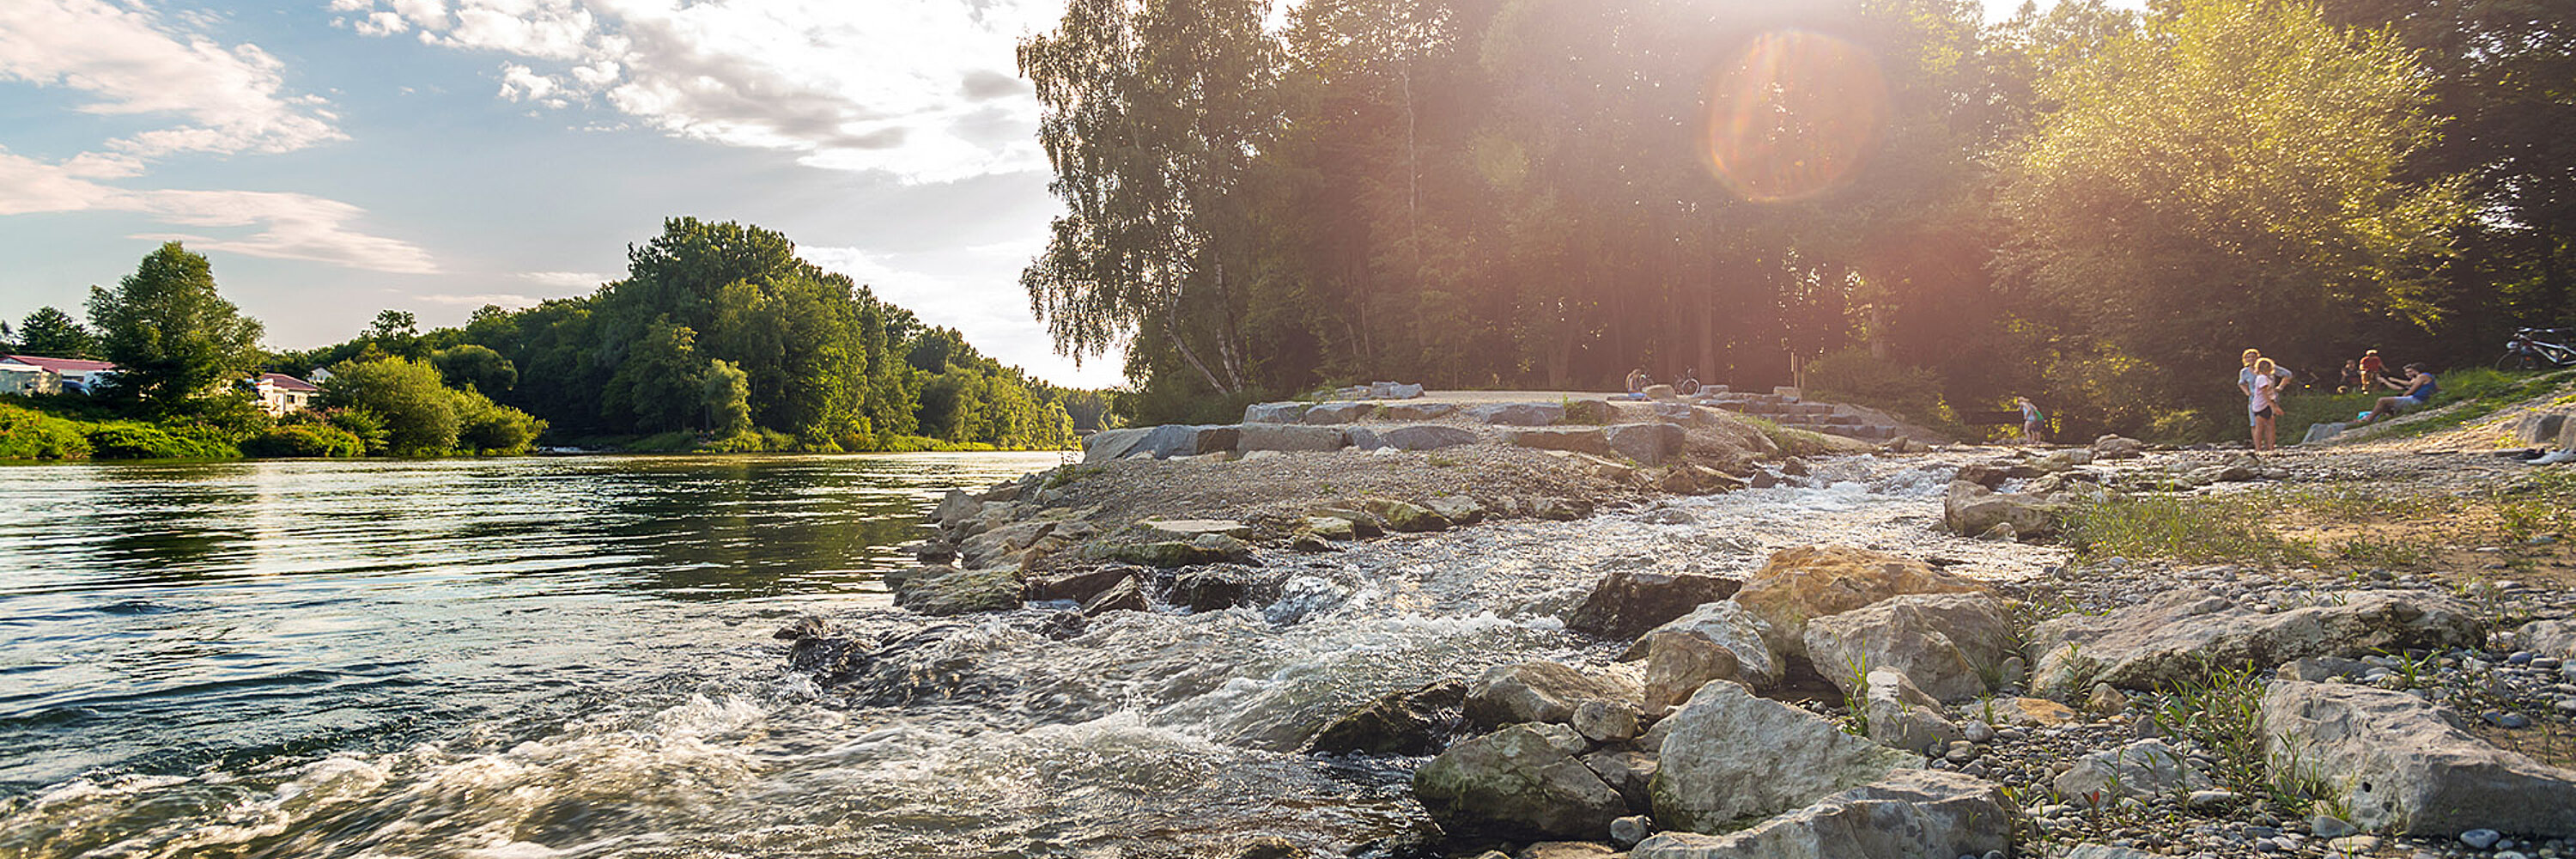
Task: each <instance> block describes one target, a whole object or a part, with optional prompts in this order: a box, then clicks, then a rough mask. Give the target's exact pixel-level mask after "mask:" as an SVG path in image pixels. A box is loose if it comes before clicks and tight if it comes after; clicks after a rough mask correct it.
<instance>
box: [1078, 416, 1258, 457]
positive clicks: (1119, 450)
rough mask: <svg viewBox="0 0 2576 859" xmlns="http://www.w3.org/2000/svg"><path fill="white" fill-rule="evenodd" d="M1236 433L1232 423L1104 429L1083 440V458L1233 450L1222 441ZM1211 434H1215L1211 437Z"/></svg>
mask: <svg viewBox="0 0 2576 859" xmlns="http://www.w3.org/2000/svg"><path fill="white" fill-rule="evenodd" d="M1235 432H1236V430H1235V428H1234V427H1230V426H1194V425H1189V424H1164V425H1162V426H1156V427H1139V428H1133V429H1114V430H1101V431H1099V432H1096V433H1092V434H1091V437H1090V438H1089V439H1086V440H1085V441H1084V442H1083V445H1082V461H1084V462H1102V461H1106V460H1112V459H1132V458H1139V457H1148V456H1150V457H1152V458H1154V459H1169V458H1171V457H1175V456H1196V455H1198V454H1202V453H1214V452H1217V451H1218V450H1232V449H1233V445H1231V444H1224V443H1221V441H1222V440H1223V439H1224V438H1226V437H1228V436H1232V435H1234V434H1235ZM1209 436H1214V437H1213V438H1208V437H1209Z"/></svg>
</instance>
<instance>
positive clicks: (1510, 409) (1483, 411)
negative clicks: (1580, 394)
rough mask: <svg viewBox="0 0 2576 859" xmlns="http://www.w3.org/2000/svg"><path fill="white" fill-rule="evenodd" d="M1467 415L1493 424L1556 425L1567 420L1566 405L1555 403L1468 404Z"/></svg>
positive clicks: (1510, 425)
mask: <svg viewBox="0 0 2576 859" xmlns="http://www.w3.org/2000/svg"><path fill="white" fill-rule="evenodd" d="M1467 417H1469V418H1472V419H1474V420H1476V421H1479V422H1482V423H1486V424H1490V425H1493V426H1509V427H1544V426H1555V425H1557V424H1559V423H1563V422H1564V421H1565V407H1564V406H1560V405H1556V404H1554V403H1486V404H1484V405H1480V406H1468V407H1467Z"/></svg>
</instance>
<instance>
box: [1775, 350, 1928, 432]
mask: <svg viewBox="0 0 2576 859" xmlns="http://www.w3.org/2000/svg"><path fill="white" fill-rule="evenodd" d="M1806 371H1807V376H1806V378H1807V388H1808V390H1809V392H1810V393H1811V394H1812V395H1813V396H1814V397H1816V398H1818V399H1824V400H1832V401H1835V402H1845V403H1854V404H1858V405H1863V406H1869V407H1871V408H1877V409H1885V410H1887V411H1890V412H1894V413H1896V414H1900V415H1904V416H1906V417H1909V418H1913V419H1915V420H1918V421H1930V420H1935V419H1938V418H1939V417H1940V411H1941V377H1940V375H1939V374H1936V373H1934V372H1932V371H1931V370H1930V369H1927V368H1923V367H1914V366H1907V365H1904V364H1899V363H1897V362H1894V361H1887V360H1882V359H1880V358H1877V357H1875V356H1872V355H1871V354H1870V352H1869V350H1867V349H1844V350H1842V351H1838V352H1829V353H1826V354H1825V355H1824V357H1821V358H1817V359H1816V360H1814V361H1811V362H1808V364H1807V367H1806Z"/></svg>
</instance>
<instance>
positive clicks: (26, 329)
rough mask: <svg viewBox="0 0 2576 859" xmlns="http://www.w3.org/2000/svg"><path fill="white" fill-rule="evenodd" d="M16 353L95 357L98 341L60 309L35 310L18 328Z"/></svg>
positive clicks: (61, 356) (53, 356)
mask: <svg viewBox="0 0 2576 859" xmlns="http://www.w3.org/2000/svg"><path fill="white" fill-rule="evenodd" d="M17 350H18V351H19V352H23V353H25V354H29V355H42V356H45V357H48V358H87V357H90V356H93V355H96V354H98V351H97V350H98V339H97V338H95V337H92V336H90V333H89V329H87V328H82V327H81V324H80V323H79V322H76V321H74V320H73V319H72V315H71V314H69V313H64V312H63V311H62V310H61V309H60V308H56V307H51V306H47V307H39V308H36V312H34V313H30V314H27V320H26V321H25V322H24V323H21V324H20V325H19V326H18V346H17Z"/></svg>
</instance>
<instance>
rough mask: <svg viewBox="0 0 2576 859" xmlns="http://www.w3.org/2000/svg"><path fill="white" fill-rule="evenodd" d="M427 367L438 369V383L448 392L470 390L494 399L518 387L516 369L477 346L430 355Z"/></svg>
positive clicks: (493, 352) (451, 348) (506, 359)
mask: <svg viewBox="0 0 2576 859" xmlns="http://www.w3.org/2000/svg"><path fill="white" fill-rule="evenodd" d="M429 363H430V364H431V365H433V366H435V367H437V368H438V378H439V380H440V381H441V382H443V383H445V384H446V385H447V386H448V387H450V388H456V389H459V390H463V389H466V388H472V389H474V390H477V391H481V392H483V393H484V394H485V395H486V396H495V397H497V396H501V395H503V394H507V393H509V392H510V389H511V388H515V387H518V385H519V368H518V367H517V366H516V365H513V364H511V363H510V359H508V358H504V357H501V353H499V352H495V351H492V350H491V348H490V347H486V346H482V345H479V344H474V343H466V344H462V345H458V346H453V347H449V348H446V349H440V350H438V351H436V352H433V353H430V356H429Z"/></svg>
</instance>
